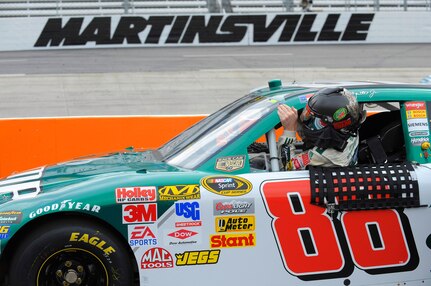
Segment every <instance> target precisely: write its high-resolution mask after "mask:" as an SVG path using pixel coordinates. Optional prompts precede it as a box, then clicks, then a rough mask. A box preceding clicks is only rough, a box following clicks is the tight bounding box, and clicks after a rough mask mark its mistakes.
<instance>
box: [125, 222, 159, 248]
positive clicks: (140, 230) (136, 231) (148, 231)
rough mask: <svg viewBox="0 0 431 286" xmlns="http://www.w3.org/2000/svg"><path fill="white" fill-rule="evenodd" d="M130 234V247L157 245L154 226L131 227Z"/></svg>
mask: <svg viewBox="0 0 431 286" xmlns="http://www.w3.org/2000/svg"><path fill="white" fill-rule="evenodd" d="M128 233H129V245H130V246H147V245H156V244H157V242H158V241H157V237H156V235H155V234H156V233H157V231H156V227H155V226H154V225H129V226H128Z"/></svg>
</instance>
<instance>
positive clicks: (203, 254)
mask: <svg viewBox="0 0 431 286" xmlns="http://www.w3.org/2000/svg"><path fill="white" fill-rule="evenodd" d="M220 252H221V250H220V249H213V250H197V251H184V252H183V253H176V254H175V257H176V258H177V261H176V263H175V265H177V266H187V265H204V264H216V263H217V262H218V260H219V257H220Z"/></svg>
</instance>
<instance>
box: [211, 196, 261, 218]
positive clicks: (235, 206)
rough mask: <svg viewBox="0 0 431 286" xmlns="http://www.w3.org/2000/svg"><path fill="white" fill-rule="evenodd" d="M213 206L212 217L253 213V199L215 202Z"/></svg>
mask: <svg viewBox="0 0 431 286" xmlns="http://www.w3.org/2000/svg"><path fill="white" fill-rule="evenodd" d="M213 205H214V215H227V214H246V213H254V198H242V199H225V200H216V201H214V202H213Z"/></svg>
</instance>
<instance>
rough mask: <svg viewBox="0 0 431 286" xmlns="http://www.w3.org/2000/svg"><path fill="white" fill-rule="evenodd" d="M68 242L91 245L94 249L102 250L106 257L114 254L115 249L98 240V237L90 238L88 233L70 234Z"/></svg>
mask: <svg viewBox="0 0 431 286" xmlns="http://www.w3.org/2000/svg"><path fill="white" fill-rule="evenodd" d="M69 241H75V242H83V243H87V244H91V245H93V246H94V247H96V248H98V249H100V250H102V251H103V252H104V253H105V254H106V255H110V254H112V253H114V252H115V248H113V247H112V246H110V245H107V242H106V241H104V240H102V239H101V238H99V237H98V236H95V235H94V236H91V235H90V234H88V233H83V234H81V233H79V232H72V233H71V234H70V238H69Z"/></svg>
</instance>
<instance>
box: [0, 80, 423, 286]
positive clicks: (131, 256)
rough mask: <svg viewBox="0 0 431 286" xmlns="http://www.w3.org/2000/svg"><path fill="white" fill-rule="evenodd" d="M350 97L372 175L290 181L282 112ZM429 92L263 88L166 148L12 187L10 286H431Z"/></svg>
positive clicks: (1, 204) (345, 170)
mask: <svg viewBox="0 0 431 286" xmlns="http://www.w3.org/2000/svg"><path fill="white" fill-rule="evenodd" d="M324 87H343V88H346V89H348V90H350V91H351V92H352V93H353V94H354V95H355V96H356V98H357V100H358V102H359V103H360V104H361V106H363V107H364V108H365V109H366V110H367V111H368V117H367V119H366V120H365V122H363V124H362V126H361V128H360V131H359V139H360V145H359V148H358V158H359V162H358V164H357V165H355V166H351V167H339V168H335V167H310V168H309V169H307V170H298V171H284V170H282V169H281V168H280V164H279V156H278V154H277V146H276V144H277V142H276V141H277V134H279V130H281V128H282V127H281V124H280V119H279V117H278V114H277V106H278V105H279V104H280V103H285V104H287V105H289V106H294V107H295V108H296V109H297V110H299V111H301V110H302V109H303V108H304V107H305V105H306V103H307V100H309V99H310V98H311V97H312V96H313V95H314V94H315V93H316V92H317V91H318V90H320V89H321V88H324ZM430 103H431V86H428V85H420V84H418V85H412V84H401V83H385V82H331V83H311V84H299V83H294V84H290V85H283V84H282V82H281V81H280V80H271V81H270V82H269V84H268V85H267V86H265V87H262V88H258V89H256V90H253V91H251V92H250V93H249V94H247V95H246V96H244V97H242V98H240V99H238V100H236V101H235V102H233V103H231V104H229V105H227V106H226V107H224V108H222V109H220V110H219V111H217V112H215V113H214V114H212V115H210V116H208V117H206V118H204V119H203V120H202V121H200V122H198V123H197V124H195V125H193V126H192V127H190V128H189V129H187V130H186V131H184V132H183V133H181V134H179V135H178V136H176V137H175V138H173V139H172V140H171V141H169V142H167V143H166V144H165V145H163V146H161V147H160V148H159V149H156V150H131V149H126V150H123V151H120V152H113V153H110V154H105V155H102V156H88V157H84V158H79V159H76V160H73V161H70V162H64V163H59V164H57V165H53V166H44V167H40V168H35V169H33V170H29V171H27V172H23V173H18V174H13V175H11V176H9V177H7V178H5V179H3V180H2V181H0V195H1V197H0V245H1V261H0V270H1V281H2V285H12V286H19V285H25V286H29V285H91V286H94V285H96V286H98V285H115V286H119V285H128V286H129V285H145V286H166V285H207V286H220V285H227V284H228V285H271V286H277V285H330V286H333V285H340V286H341V285H344V286H346V285H431V224H430V220H431V208H430V206H431V191H430V190H431V164H430V163H431V157H430V153H431V149H430V126H431V125H430V118H431V105H430Z"/></svg>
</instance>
